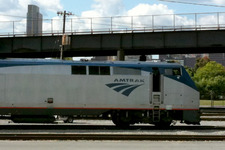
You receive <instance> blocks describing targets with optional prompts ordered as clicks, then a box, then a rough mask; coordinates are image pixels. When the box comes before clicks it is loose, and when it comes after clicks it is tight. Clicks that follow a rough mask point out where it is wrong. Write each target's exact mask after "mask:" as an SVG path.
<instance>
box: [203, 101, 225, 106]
mask: <svg viewBox="0 0 225 150" xmlns="http://www.w3.org/2000/svg"><path fill="white" fill-rule="evenodd" d="M200 106H209V107H211V106H224V107H225V100H200Z"/></svg>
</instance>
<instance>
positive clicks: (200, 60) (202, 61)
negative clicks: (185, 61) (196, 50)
mask: <svg viewBox="0 0 225 150" xmlns="http://www.w3.org/2000/svg"><path fill="white" fill-rule="evenodd" d="M208 62H210V59H209V58H208V57H207V56H205V57H203V58H197V59H196V64H195V67H194V71H195V72H196V71H197V70H198V68H202V67H204V66H205V65H206V64H207V63H208Z"/></svg>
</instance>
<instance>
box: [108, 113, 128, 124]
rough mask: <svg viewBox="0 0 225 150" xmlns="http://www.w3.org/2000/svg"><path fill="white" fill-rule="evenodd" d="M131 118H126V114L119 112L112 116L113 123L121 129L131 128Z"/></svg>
mask: <svg viewBox="0 0 225 150" xmlns="http://www.w3.org/2000/svg"><path fill="white" fill-rule="evenodd" d="M130 120H131V119H130V117H126V116H125V114H124V113H122V112H117V113H113V114H112V122H113V123H114V124H115V125H116V126H117V127H120V128H127V127H129V126H130Z"/></svg>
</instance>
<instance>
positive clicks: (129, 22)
mask: <svg viewBox="0 0 225 150" xmlns="http://www.w3.org/2000/svg"><path fill="white" fill-rule="evenodd" d="M34 21H40V20H34ZM26 23H27V20H26V19H23V20H18V21H0V36H2V37H3V36H4V37H6V36H7V37H12V36H40V35H43V36H45V35H46V36H47V35H62V26H63V20H62V19H44V20H43V23H42V31H41V32H39V33H36V34H33V35H32V34H31V35H27V33H26ZM224 29H225V12H210V13H187V14H162V15H144V16H114V17H95V18H80V17H75V18H67V21H66V33H67V34H109V33H110V34H113V33H134V32H166V31H195V30H196V31H198V30H224Z"/></svg>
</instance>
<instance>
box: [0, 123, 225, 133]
mask: <svg viewBox="0 0 225 150" xmlns="http://www.w3.org/2000/svg"><path fill="white" fill-rule="evenodd" d="M5 130H8V131H15V130H16V131H18V130H19V131H27V130H31V131H32V130H41V131H52V130H67V131H79V130H91V131H95V130H96V131H98V130H103V131H106V130H108V131H115V130H123V131H124V130H125V131H135V130H144V131H152V130H170V131H172V130H181V131H184V130H185V131H194V130H213V131H217V130H219V131H224V130H225V126H201V125H200V126H170V127H167V128H159V127H156V126H150V125H134V126H130V127H128V128H119V127H116V126H114V125H73V124H70V125H68V124H67V125H57V124H56V125H46V124H42V125H0V132H1V131H5Z"/></svg>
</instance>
